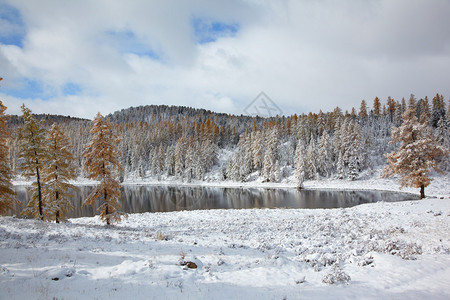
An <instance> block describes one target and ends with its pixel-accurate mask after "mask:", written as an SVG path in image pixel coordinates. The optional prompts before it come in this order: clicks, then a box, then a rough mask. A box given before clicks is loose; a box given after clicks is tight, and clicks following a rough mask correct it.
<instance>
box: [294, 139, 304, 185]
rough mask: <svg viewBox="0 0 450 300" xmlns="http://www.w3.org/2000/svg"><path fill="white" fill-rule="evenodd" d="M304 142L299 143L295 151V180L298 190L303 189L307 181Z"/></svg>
mask: <svg viewBox="0 0 450 300" xmlns="http://www.w3.org/2000/svg"><path fill="white" fill-rule="evenodd" d="M304 148H305V147H304V145H303V142H302V140H299V141H298V143H297V148H296V149H295V179H296V184H297V188H298V189H302V188H303V182H304V181H305V177H306V176H305V159H306V155H305V149H304Z"/></svg>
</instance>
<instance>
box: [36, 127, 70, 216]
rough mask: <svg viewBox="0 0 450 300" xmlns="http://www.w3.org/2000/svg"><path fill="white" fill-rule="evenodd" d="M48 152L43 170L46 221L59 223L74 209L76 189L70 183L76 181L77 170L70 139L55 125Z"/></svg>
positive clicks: (49, 139)
mask: <svg viewBox="0 0 450 300" xmlns="http://www.w3.org/2000/svg"><path fill="white" fill-rule="evenodd" d="M46 141H47V143H46V150H47V154H48V161H47V163H46V164H45V166H44V168H43V174H44V175H43V178H42V179H43V182H44V183H45V185H44V190H43V197H44V202H45V207H46V209H45V211H46V216H45V218H46V219H49V220H53V219H54V220H55V221H56V223H59V222H60V220H64V216H65V213H66V212H67V210H69V209H73V205H72V201H71V200H70V198H72V197H73V193H72V191H73V190H75V189H76V187H75V186H74V185H72V184H70V183H69V180H71V179H75V178H76V175H75V168H74V167H73V165H72V163H71V162H72V161H73V160H74V157H73V155H72V153H70V151H69V147H70V142H69V138H68V137H67V136H66V135H65V134H64V132H62V130H61V129H60V128H59V127H58V125H56V123H54V124H53V125H52V127H51V128H50V130H49V131H48V133H47V138H46Z"/></svg>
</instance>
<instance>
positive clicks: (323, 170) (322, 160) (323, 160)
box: [317, 131, 332, 177]
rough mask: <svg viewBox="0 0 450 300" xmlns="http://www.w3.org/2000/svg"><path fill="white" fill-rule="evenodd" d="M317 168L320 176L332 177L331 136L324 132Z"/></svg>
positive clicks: (320, 142) (320, 143) (321, 138)
mask: <svg viewBox="0 0 450 300" xmlns="http://www.w3.org/2000/svg"><path fill="white" fill-rule="evenodd" d="M317 166H318V167H317V168H318V170H319V173H320V175H322V176H325V177H330V174H331V170H332V155H331V143H330V136H329V135H328V132H326V131H324V132H323V134H322V136H321V137H320V141H319V153H318V156H317Z"/></svg>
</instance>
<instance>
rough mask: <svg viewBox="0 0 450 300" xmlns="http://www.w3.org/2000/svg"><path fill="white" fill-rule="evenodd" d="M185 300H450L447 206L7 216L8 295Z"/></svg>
mask: <svg viewBox="0 0 450 300" xmlns="http://www.w3.org/2000/svg"><path fill="white" fill-rule="evenodd" d="M183 261H184V262H187V261H192V262H194V263H195V264H196V266H197V268H196V269H190V268H188V267H187V266H183V265H182V263H180V262H183ZM191 266H193V265H191ZM181 298H183V299H313V298H314V299H323V298H333V299H343V298H346V299H348V298H353V299H382V298H385V299H392V298H397V299H398V298H402V299H423V298H429V299H449V298H450V200H449V199H426V200H421V201H407V202H400V203H375V204H365V205H360V206H357V207H353V208H348V209H333V210H319V209H317V210H294V209H292V210H284V209H273V210H271V209H263V210H257V209H255V210H214V211H190V212H187V211H186V212H173V213H153V214H152V213H146V214H135V215H130V216H129V218H128V219H127V220H125V221H124V222H122V223H120V224H118V225H116V226H111V227H106V226H104V225H102V224H101V222H100V221H99V219H98V218H81V219H72V220H70V222H69V223H66V224H52V223H47V222H41V221H35V220H21V219H15V218H12V217H2V218H0V299H181Z"/></svg>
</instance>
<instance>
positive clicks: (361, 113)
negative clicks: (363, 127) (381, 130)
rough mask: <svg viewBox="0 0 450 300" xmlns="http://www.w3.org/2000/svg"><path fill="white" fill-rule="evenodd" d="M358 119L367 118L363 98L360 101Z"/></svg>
mask: <svg viewBox="0 0 450 300" xmlns="http://www.w3.org/2000/svg"><path fill="white" fill-rule="evenodd" d="M358 116H359V118H360V119H366V118H367V104H366V101H365V100H362V101H361V106H360V108H359V114H358Z"/></svg>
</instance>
